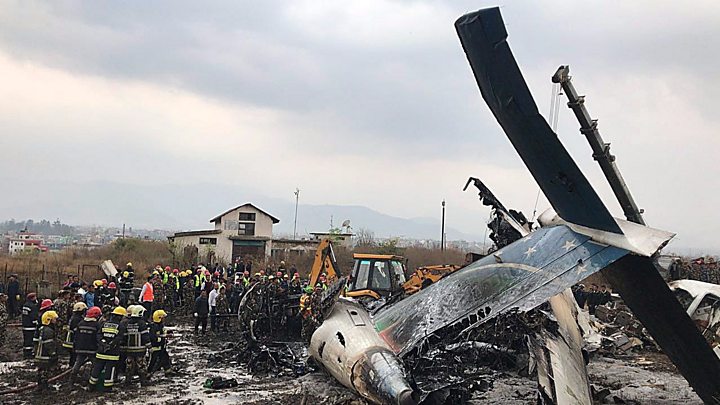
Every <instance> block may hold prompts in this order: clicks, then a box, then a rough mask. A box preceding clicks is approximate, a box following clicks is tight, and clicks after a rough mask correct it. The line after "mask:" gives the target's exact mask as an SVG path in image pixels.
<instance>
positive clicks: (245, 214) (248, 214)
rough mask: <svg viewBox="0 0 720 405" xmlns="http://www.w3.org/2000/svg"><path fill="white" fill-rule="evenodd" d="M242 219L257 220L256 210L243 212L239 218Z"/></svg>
mask: <svg viewBox="0 0 720 405" xmlns="http://www.w3.org/2000/svg"><path fill="white" fill-rule="evenodd" d="M238 219H239V220H240V221H255V213H254V212H241V213H240V218H238Z"/></svg>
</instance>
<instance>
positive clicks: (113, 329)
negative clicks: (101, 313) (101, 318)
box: [101, 327, 118, 333]
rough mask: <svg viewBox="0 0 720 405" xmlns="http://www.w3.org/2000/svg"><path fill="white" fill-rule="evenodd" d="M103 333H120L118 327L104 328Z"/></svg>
mask: <svg viewBox="0 0 720 405" xmlns="http://www.w3.org/2000/svg"><path fill="white" fill-rule="evenodd" d="M101 332H102V333H118V328H114V327H109V328H102V330H101Z"/></svg>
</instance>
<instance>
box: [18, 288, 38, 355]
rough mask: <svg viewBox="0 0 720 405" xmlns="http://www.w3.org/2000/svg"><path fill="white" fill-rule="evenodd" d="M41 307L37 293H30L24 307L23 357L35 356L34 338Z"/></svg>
mask: <svg viewBox="0 0 720 405" xmlns="http://www.w3.org/2000/svg"><path fill="white" fill-rule="evenodd" d="M38 311H39V308H38V302H37V295H36V294H35V293H30V294H28V295H27V300H26V301H25V304H24V305H23V307H22V334H23V358H24V359H31V358H32V357H33V339H34V338H35V331H36V330H37V327H38V320H39V312H38Z"/></svg>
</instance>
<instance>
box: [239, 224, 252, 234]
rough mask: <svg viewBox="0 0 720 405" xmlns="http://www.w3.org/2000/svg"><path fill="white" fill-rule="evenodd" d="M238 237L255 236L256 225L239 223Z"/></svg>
mask: <svg viewBox="0 0 720 405" xmlns="http://www.w3.org/2000/svg"><path fill="white" fill-rule="evenodd" d="M238 235H246V236H253V235H255V224H253V223H243V222H241V223H239V224H238Z"/></svg>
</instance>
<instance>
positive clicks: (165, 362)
mask: <svg viewBox="0 0 720 405" xmlns="http://www.w3.org/2000/svg"><path fill="white" fill-rule="evenodd" d="M166 316H167V313H166V312H165V311H163V310H162V309H159V310H157V311H155V312H154V313H153V316H152V321H153V322H152V324H151V325H150V343H151V344H152V348H151V349H150V366H149V367H148V372H150V373H154V372H155V371H157V370H159V369H160V368H161V367H162V369H163V370H165V374H166V375H171V374H172V363H171V362H170V355H169V354H168V352H167V336H166V335H165V327H164V325H163V320H164V319H165V317H166Z"/></svg>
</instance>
